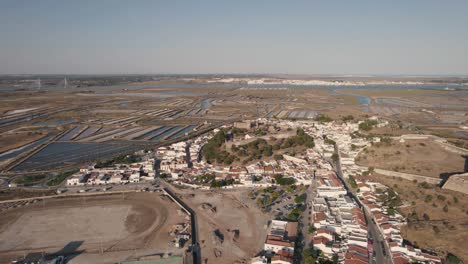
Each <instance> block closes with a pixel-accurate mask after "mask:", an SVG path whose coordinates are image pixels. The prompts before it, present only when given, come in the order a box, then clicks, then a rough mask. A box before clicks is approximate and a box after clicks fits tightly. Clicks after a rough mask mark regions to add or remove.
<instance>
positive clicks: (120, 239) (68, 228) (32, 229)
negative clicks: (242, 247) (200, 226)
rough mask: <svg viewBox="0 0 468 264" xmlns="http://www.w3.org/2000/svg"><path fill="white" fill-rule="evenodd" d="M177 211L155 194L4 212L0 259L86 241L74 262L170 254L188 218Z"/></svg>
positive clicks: (71, 201)
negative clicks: (174, 234) (176, 229)
mask: <svg viewBox="0 0 468 264" xmlns="http://www.w3.org/2000/svg"><path fill="white" fill-rule="evenodd" d="M177 211H178V207H177V206H176V205H175V204H174V203H172V202H171V201H170V200H168V198H165V197H161V196H159V195H158V194H149V193H131V194H126V195H125V196H122V195H120V194H119V195H106V196H99V197H79V198H61V199H51V200H46V201H45V203H43V202H38V203H36V204H34V205H29V206H25V207H22V208H16V209H11V210H9V211H6V212H3V213H2V214H1V215H0V262H1V263H4V262H6V261H11V260H12V259H13V258H14V257H16V256H22V255H23V252H28V253H31V252H43V251H44V252H47V253H54V252H57V251H59V250H61V249H63V248H64V247H65V246H66V245H67V244H68V243H70V242H80V241H81V242H82V244H81V246H80V247H79V248H78V249H77V250H78V251H81V250H84V251H85V252H84V253H81V254H79V255H78V256H76V257H75V258H74V259H73V263H86V262H87V260H86V259H89V257H90V255H92V256H94V257H93V258H94V260H93V261H96V260H98V261H100V262H111V263H112V262H117V261H122V260H124V259H126V258H127V257H130V256H134V255H135V254H136V255H139V254H148V253H155V251H156V252H166V251H167V250H170V249H173V248H172V247H171V246H169V245H168V242H169V241H170V240H171V237H170V236H169V231H170V228H171V227H172V225H174V224H177V223H181V222H183V221H184V219H185V215H179V214H177V213H175V212H177ZM101 246H102V249H103V250H104V252H105V253H104V254H102V255H101V254H99V253H100V249H101ZM65 253H66V252H65Z"/></svg>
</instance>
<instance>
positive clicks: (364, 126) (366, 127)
mask: <svg viewBox="0 0 468 264" xmlns="http://www.w3.org/2000/svg"><path fill="white" fill-rule="evenodd" d="M377 124H378V122H377V121H376V120H370V119H367V120H365V121H364V122H362V123H360V124H359V129H360V130H364V131H370V130H371V129H372V128H373V127H374V126H376V125H377Z"/></svg>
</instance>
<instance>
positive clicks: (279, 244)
mask: <svg viewBox="0 0 468 264" xmlns="http://www.w3.org/2000/svg"><path fill="white" fill-rule="evenodd" d="M265 244H270V245H277V246H283V247H292V248H293V247H294V244H293V243H290V242H286V241H278V240H267V241H266V242H265Z"/></svg>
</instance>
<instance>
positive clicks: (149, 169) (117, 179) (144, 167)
mask: <svg viewBox="0 0 468 264" xmlns="http://www.w3.org/2000/svg"><path fill="white" fill-rule="evenodd" d="M154 162H155V160H154V158H151V157H150V155H144V156H142V161H140V162H137V163H132V164H116V165H114V166H113V167H109V168H95V167H94V166H85V167H82V168H81V169H80V171H79V172H77V173H75V174H73V175H72V176H70V177H69V178H68V179H67V183H66V184H67V185H68V186H84V185H107V184H126V183H137V182H140V181H151V180H154V177H155V169H154Z"/></svg>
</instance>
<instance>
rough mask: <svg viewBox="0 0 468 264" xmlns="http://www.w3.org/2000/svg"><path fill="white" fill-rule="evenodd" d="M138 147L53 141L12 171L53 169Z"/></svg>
mask: <svg viewBox="0 0 468 264" xmlns="http://www.w3.org/2000/svg"><path fill="white" fill-rule="evenodd" d="M140 148H141V146H136V145H127V144H112V143H81V142H54V143H51V144H49V145H48V146H47V147H45V148H43V149H42V150H41V151H39V152H38V153H36V154H34V155H33V156H31V157H30V158H28V159H26V160H25V161H24V162H22V163H21V164H19V165H18V166H16V167H14V168H13V171H20V170H48V169H55V168H59V167H63V166H69V165H74V164H79V163H84V162H91V161H96V160H97V159H103V158H110V157H113V156H115V155H118V154H121V153H128V152H132V151H136V150H137V149H140Z"/></svg>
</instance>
